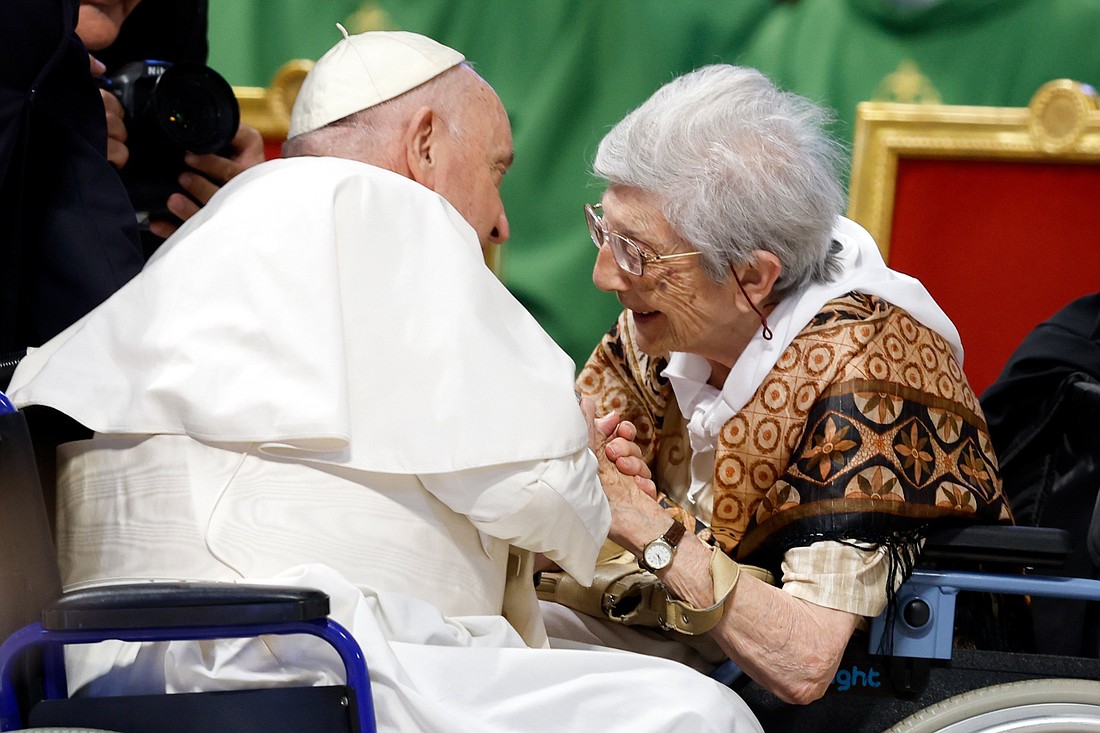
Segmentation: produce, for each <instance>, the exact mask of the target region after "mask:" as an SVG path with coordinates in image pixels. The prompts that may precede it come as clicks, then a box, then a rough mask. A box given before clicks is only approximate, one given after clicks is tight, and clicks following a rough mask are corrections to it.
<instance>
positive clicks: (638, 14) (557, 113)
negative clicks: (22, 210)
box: [210, 0, 1100, 363]
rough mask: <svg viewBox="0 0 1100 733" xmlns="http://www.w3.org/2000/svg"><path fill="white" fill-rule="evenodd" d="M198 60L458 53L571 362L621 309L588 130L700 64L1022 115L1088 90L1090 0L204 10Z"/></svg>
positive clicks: (284, 5) (555, 1)
mask: <svg viewBox="0 0 1100 733" xmlns="http://www.w3.org/2000/svg"><path fill="white" fill-rule="evenodd" d="M210 5H211V8H210V45H211V55H210V64H211V66H213V67H214V68H216V69H218V70H219V71H220V72H221V73H222V74H223V75H225V76H226V78H228V79H229V81H230V82H231V83H233V84H237V85H249V86H266V85H267V84H268V83H269V82H270V79H271V77H272V75H273V74H274V73H275V70H276V69H278V67H279V66H281V65H282V64H283V63H284V62H285V61H287V60H288V59H292V58H317V57H318V56H319V55H321V54H322V53H324V51H325V50H327V49H328V48H329V47H330V46H332V45H333V44H334V43H335V42H336V41H337V40H338V39H339V37H340V36H339V32H338V31H337V30H336V28H335V24H336V23H337V22H340V23H343V24H344V25H345V26H346V27H347V28H348V30H349V31H351V32H353V33H354V32H358V31H363V30H374V29H403V30H412V31H416V32H419V33H423V34H425V35H428V36H431V37H433V38H435V39H437V40H439V41H441V42H443V43H445V44H447V45H450V46H452V47H454V48H456V49H458V50H460V51H461V52H463V53H464V54H465V55H466V57H467V58H468V59H470V60H471V61H472V62H473V63H474V66H475V68H476V69H477V70H478V71H479V73H481V75H482V76H484V77H485V78H486V79H487V80H488V81H489V82H490V83H491V84H492V85H493V86H494V87H495V88H496V89H497V91H498V92H499V93H500V96H501V98H502V99H503V101H504V104H505V107H506V108H507V109H508V112H509V115H510V117H511V120H512V125H513V133H514V138H515V147H516V163H515V165H514V167H513V169H512V171H511V172H510V173H509V174H508V176H507V177H506V178H505V182H504V188H503V195H504V200H505V205H506V206H507V210H508V217H509V221H510V224H511V231H512V238H511V240H510V241H509V243H508V244H506V245H505V247H504V252H503V257H502V277H503V279H504V281H505V283H506V284H507V285H508V287H509V288H510V289H511V290H512V292H513V293H515V294H516V296H517V297H518V298H520V300H522V301H523V302H524V304H525V305H526V306H527V307H528V309H529V310H530V311H531V312H532V313H533V314H534V315H535V317H536V318H537V319H539V321H540V322H541V323H542V325H543V326H544V327H545V328H546V329H547V331H548V332H549V333H550V334H551V336H553V337H554V338H555V339H556V340H557V341H558V343H559V344H560V345H561V346H562V347H563V348H564V349H565V350H566V351H567V352H569V354H570V355H571V356H572V357H573V359H574V360H575V361H577V362H578V363H582V362H583V361H584V360H585V359H586V358H587V357H588V354H589V353H590V351H591V350H592V348H593V346H594V345H595V344H596V342H597V340H598V339H599V337H600V336H601V335H602V334H603V332H604V331H605V330H606V329H607V328H608V327H609V326H610V324H611V323H612V321H613V320H614V317H615V315H616V314H617V312H618V304H617V302H616V300H615V298H614V296H612V295H608V294H603V293H599V292H598V291H597V290H596V289H595V288H594V287H593V286H592V283H591V268H592V264H593V262H594V260H595V249H594V247H593V246H592V245H591V243H590V241H589V239H588V235H587V233H586V231H585V226H584V221H583V216H582V213H581V211H582V209H581V207H582V204H583V203H585V202H586V201H595V200H597V199H598V198H599V196H600V193H601V190H602V189H601V187H600V185H599V182H598V181H596V180H594V179H593V178H592V177H591V176H590V175H589V172H588V171H589V167H590V165H591V160H592V155H593V153H594V151H595V147H596V145H597V143H598V142H599V139H600V137H601V135H602V134H603V133H604V132H605V131H606V130H607V129H608V127H609V126H610V125H612V124H614V123H615V122H616V121H617V120H618V119H620V118H621V117H622V116H623V115H624V114H625V113H626V112H628V111H629V110H630V109H632V108H633V107H635V106H636V105H637V104H639V103H640V102H641V101H642V100H644V99H645V98H646V97H647V96H648V95H649V94H650V93H651V92H653V90H654V89H656V88H657V87H658V86H660V85H661V84H662V83H664V82H666V81H668V80H669V79H671V78H673V77H674V76H676V75H678V74H681V73H683V72H685V71H688V70H690V69H693V68H696V67H698V66H701V65H704V64H708V63H715V62H729V63H738V64H743V65H748V66H755V67H757V68H759V69H761V70H762V71H764V72H765V73H767V74H768V75H769V76H771V77H772V78H773V79H774V80H775V81H776V82H777V83H779V84H780V85H781V86H783V87H785V88H787V89H790V90H792V91H795V92H798V93H800V94H803V95H805V96H808V97H810V98H811V99H814V100H817V101H818V102H820V103H823V104H826V105H828V106H830V107H832V108H834V109H835V110H836V113H837V123H836V128H835V130H834V132H835V134H836V135H837V136H838V137H839V138H840V139H842V140H845V141H848V140H850V139H851V135H852V127H853V119H854V115H855V106H856V104H857V103H858V102H859V101H861V100H865V99H894V100H899V101H907V102H921V101H925V102H944V103H947V104H984V105H1007V106H1024V105H1026V104H1027V102H1028V100H1029V99H1030V97H1031V95H1032V94H1033V93H1034V92H1035V90H1036V89H1038V88H1039V86H1040V85H1041V84H1043V83H1044V82H1046V81H1049V80H1050V79H1054V78H1060V77H1068V78H1073V79H1076V80H1078V81H1083V82H1088V83H1096V82H1098V81H1100V52H1098V51H1097V50H1096V40H1097V32H1098V30H1100V0H939V1H938V2H937V1H936V0H798V1H793V0H788V1H787V2H777V1H776V0H726V1H725V2H722V1H721V0H718V1H715V0H679V1H678V2H668V1H667V0H368V1H366V2H363V1H362V0H211V2H210Z"/></svg>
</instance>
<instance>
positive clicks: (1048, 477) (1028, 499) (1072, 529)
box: [981, 293, 1100, 657]
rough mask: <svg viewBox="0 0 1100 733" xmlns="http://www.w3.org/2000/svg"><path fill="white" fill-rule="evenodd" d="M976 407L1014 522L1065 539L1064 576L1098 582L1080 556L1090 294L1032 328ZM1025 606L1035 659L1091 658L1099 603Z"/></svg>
mask: <svg viewBox="0 0 1100 733" xmlns="http://www.w3.org/2000/svg"><path fill="white" fill-rule="evenodd" d="M981 403H982V409H983V410H984V411H985V415H986V419H987V420H988V422H989V432H990V436H991V439H992V440H993V447H994V449H995V450H996V452H997V455H998V457H999V459H1000V462H1001V477H1002V479H1003V481H1004V489H1005V494H1007V495H1008V498H1009V500H1010V501H1011V503H1012V509H1013V512H1014V514H1015V516H1016V521H1017V523H1018V524H1022V525H1031V526H1038V527H1057V528H1060V529H1065V530H1067V531H1068V532H1069V534H1070V539H1071V541H1072V543H1073V553H1072V555H1071V556H1070V558H1069V561H1068V565H1067V568H1066V571H1067V573H1068V574H1070V575H1073V576H1076V577H1083V578H1100V562H1098V558H1095V557H1093V556H1092V555H1091V553H1090V552H1089V549H1088V544H1089V538H1090V533H1091V532H1095V530H1094V529H1093V528H1092V524H1093V523H1095V522H1097V521H1100V520H1098V518H1095V517H1094V511H1095V509H1096V507H1097V494H1098V492H1100V417H1098V416H1100V293H1095V294H1093V295H1086V296H1084V297H1082V298H1078V299H1077V300H1074V301H1073V302H1071V303H1070V304H1069V305H1067V306H1065V307H1064V308H1063V309H1061V310H1060V311H1058V312H1057V313H1056V314H1054V316H1052V317H1051V318H1050V319H1049V320H1047V321H1045V322H1043V323H1041V324H1039V325H1038V326H1037V327H1036V328H1035V330H1034V331H1032V332H1031V333H1030V334H1029V335H1028V336H1027V338H1025V339H1024V341H1023V343H1021V344H1020V346H1019V348H1018V349H1017V350H1016V351H1015V352H1014V353H1013V355H1012V357H1011V358H1010V359H1009V361H1008V364H1007V365H1006V366H1005V368H1004V370H1003V371H1002V372H1001V375H1000V376H999V377H998V378H997V381H996V382H994V383H993V384H992V385H991V386H990V387H989V389H987V390H986V391H985V393H984V394H982V396H981ZM1097 529H1100V527H1098V528H1097ZM1031 606H1032V611H1033V615H1034V618H1035V624H1034V630H1035V640H1036V647H1037V651H1040V652H1044V653H1049V654H1069V655H1076V656H1087V657H1100V604H1097V603H1085V602H1083V601H1068V600H1062V599H1050V598H1033V599H1032V601H1031Z"/></svg>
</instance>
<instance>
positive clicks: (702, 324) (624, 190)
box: [592, 185, 743, 364]
mask: <svg viewBox="0 0 1100 733" xmlns="http://www.w3.org/2000/svg"><path fill="white" fill-rule="evenodd" d="M602 203H603V215H604V220H605V222H606V224H607V226H608V228H609V229H610V230H611V231H615V232H618V233H620V234H623V235H625V236H627V237H630V238H631V239H633V240H634V241H635V242H637V243H638V245H639V247H641V248H642V249H643V250H646V251H648V254H654V255H669V254H675V253H679V252H690V251H693V250H694V249H695V248H694V247H693V246H692V245H691V243H690V242H688V241H687V240H686V239H684V238H683V237H681V236H680V235H679V234H678V233H677V232H676V231H675V230H674V229H673V228H672V225H671V224H669V223H668V221H667V220H666V219H665V217H664V215H662V214H661V212H660V209H659V207H658V203H657V200H656V198H655V197H653V196H652V195H650V194H648V193H646V192H645V191H642V190H641V189H638V188H633V187H631V186H623V185H613V186H611V187H610V188H608V189H607V191H606V192H605V193H604V197H603V201H602ZM592 282H593V283H595V285H596V287H598V288H599V289H600V290H604V291H607V292H613V293H615V295H616V296H617V297H618V299H619V302H620V303H622V305H623V307H624V308H626V309H628V310H629V311H631V314H632V316H633V319H634V328H635V339H636V341H637V343H638V346H639V347H640V348H641V349H642V350H643V351H644V352H645V353H647V354H649V355H651V356H659V355H664V354H667V353H669V352H671V351H681V352H687V353H692V354H698V355H700V356H703V357H704V358H707V359H711V360H714V361H720V362H723V363H725V362H726V361H727V360H728V359H730V358H731V357H732V358H733V359H734V360H735V359H736V354H731V353H730V351H731V343H732V342H731V338H730V329H737V328H743V326H742V321H743V318H742V314H741V313H740V312H739V311H738V310H737V309H736V308H735V307H734V298H735V295H734V293H735V292H736V290H737V285H736V282H735V281H734V280H733V278H732V277H731V278H729V280H728V282H726V283H716V282H714V281H713V280H711V279H710V278H709V277H707V275H706V274H705V273H704V272H703V269H702V262H701V258H699V257H685V258H681V259H674V260H666V261H663V262H656V263H649V264H647V265H646V267H645V269H644V271H643V272H642V274H641V275H631V274H630V273H628V272H626V271H624V270H622V269H620V268H619V266H618V265H616V264H615V259H614V257H613V256H612V254H611V251H610V248H609V247H606V246H605V247H603V248H602V249H600V250H599V254H598V256H597V258H596V266H595V268H594V269H593V271H592ZM731 287H732V289H733V290H732V291H731ZM729 363H731V364H732V361H729Z"/></svg>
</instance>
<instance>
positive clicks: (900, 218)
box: [849, 79, 1100, 393]
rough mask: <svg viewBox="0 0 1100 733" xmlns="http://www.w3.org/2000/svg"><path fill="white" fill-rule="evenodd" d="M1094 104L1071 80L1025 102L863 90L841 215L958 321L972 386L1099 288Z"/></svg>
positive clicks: (1098, 119)
mask: <svg viewBox="0 0 1100 733" xmlns="http://www.w3.org/2000/svg"><path fill="white" fill-rule="evenodd" d="M1098 199H1100V107H1098V103H1097V96H1096V92H1095V91H1094V90H1093V89H1092V88H1091V87H1088V86H1086V85H1084V84H1080V83H1077V82H1074V81H1070V80H1068V79H1060V80H1056V81H1052V82H1049V83H1047V84H1045V85H1043V87H1041V88H1040V89H1039V90H1038V91H1037V92H1036V93H1035V95H1034V96H1033V98H1032V99H1031V102H1030V104H1029V105H1028V107H1026V108H1002V107H968V106H951V105H938V104H934V105H922V104H899V103H884V102H864V103H861V104H860V105H859V106H858V108H857V121H856V136H855V145H854V151H853V161H852V176H851V186H850V205H849V216H850V217H851V218H853V219H854V220H856V221H858V222H859V223H860V224H862V225H863V226H864V227H866V228H867V229H868V230H869V231H870V232H871V234H872V235H874V237H875V239H876V241H877V242H878V243H879V247H880V248H881V249H882V252H883V255H884V257H886V259H887V262H888V263H889V264H890V266H891V267H893V268H894V269H896V270H900V271H902V272H906V273H908V274H910V275H913V276H915V277H917V278H918V279H920V280H921V281H922V282H923V283H924V284H925V285H926V286H927V287H928V290H929V291H930V292H931V293H932V295H933V297H935V298H936V300H937V301H938V302H939V303H940V305H941V306H942V307H943V308H944V310H945V311H946V312H947V314H948V315H949V316H950V317H951V318H952V320H954V322H955V324H956V326H957V327H958V329H959V332H960V334H961V336H962V340H963V345H964V347H965V348H966V363H965V365H964V371H965V372H966V374H967V377H968V379H969V380H970V383H971V385H972V386H973V387H974V389H975V391H977V392H979V393H980V392H981V391H983V390H984V389H985V388H986V387H987V386H988V385H989V384H990V383H992V382H993V380H994V379H995V378H996V377H997V375H998V373H999V372H1000V370H1001V368H1002V366H1003V365H1004V363H1005V361H1006V360H1007V359H1008V356H1009V355H1010V354H1011V353H1012V351H1013V350H1014V349H1015V347H1016V346H1017V345H1018V344H1019V343H1020V342H1021V341H1022V340H1023V338H1024V336H1025V335H1026V334H1027V333H1028V332H1030V331H1031V329H1033V328H1034V327H1035V326H1036V325H1037V324H1038V323H1039V322H1041V321H1043V320H1045V319H1047V318H1048V317H1050V316H1051V315H1052V314H1053V313H1054V312H1055V311H1057V310H1058V309H1059V308H1061V307H1062V306H1064V305H1066V304H1067V303H1068V302H1070V301H1071V300H1073V299H1074V298H1076V297H1078V296H1081V295H1084V294H1087V293H1091V292H1095V291H1097V290H1100V237H1098V236H1097V231H1096V215H1095V211H1096V201H1097V200H1098Z"/></svg>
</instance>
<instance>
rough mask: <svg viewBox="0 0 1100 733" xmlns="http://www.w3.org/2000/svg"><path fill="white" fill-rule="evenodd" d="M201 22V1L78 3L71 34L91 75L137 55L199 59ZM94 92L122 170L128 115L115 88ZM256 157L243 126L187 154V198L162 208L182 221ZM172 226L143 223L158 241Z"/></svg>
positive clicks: (257, 147) (202, 57)
mask: <svg viewBox="0 0 1100 733" xmlns="http://www.w3.org/2000/svg"><path fill="white" fill-rule="evenodd" d="M123 20H125V23H123V22H122V21H123ZM206 21H207V1H206V0H107V1H106V2H97V3H90V2H86V1H82V2H81V4H80V22H79V24H78V25H77V34H78V35H79V36H80V38H81V40H82V41H83V42H84V45H85V46H86V47H87V49H88V50H89V51H90V52H91V56H90V60H91V73H92V75H93V76H96V77H102V76H103V75H105V74H108V73H109V72H110V73H114V72H117V71H118V70H119V69H120V68H122V67H124V66H125V65H126V64H128V63H130V62H134V61H137V60H140V59H158V60H162V61H167V62H169V63H174V64H183V63H186V64H196V65H201V64H204V63H205V62H206V54H207V41H206ZM230 91H231V90H230ZM100 96H101V97H102V98H103V106H104V109H105V110H106V114H107V133H108V140H107V158H108V160H110V161H111V163H112V164H114V165H115V167H117V168H119V169H121V170H123V171H125V168H124V166H126V165H127V163H128V162H129V161H130V156H131V152H132V150H131V148H130V147H129V146H128V145H127V141H128V139H129V136H130V132H131V130H130V128H129V127H128V124H127V123H128V122H129V120H127V119H126V116H125V112H124V110H123V105H122V103H121V102H120V101H119V99H118V97H117V96H116V95H115V94H114V93H112V92H111V91H109V90H107V89H101V90H100ZM263 159H264V151H263V139H262V138H261V137H260V133H259V132H257V131H256V130H255V129H253V128H252V127H249V126H248V125H244V124H240V125H239V126H238V127H237V131H236V135H234V136H233V138H232V141H231V142H230V150H229V151H227V152H226V154H217V153H204V154H196V153H193V152H189V153H188V154H187V155H186V156H185V157H184V160H183V162H184V163H185V164H186V166H187V167H188V168H191V169H193V170H184V171H182V172H181V173H180V174H179V179H178V183H179V187H180V188H181V189H182V190H183V192H185V193H186V194H187V195H184V193H180V192H177V193H173V194H171V195H170V196H169V197H168V200H167V210H168V212H170V213H171V214H172V215H174V216H176V217H178V218H179V219H180V220H184V221H186V220H187V219H189V218H190V217H191V216H193V215H194V214H195V213H196V212H197V211H198V210H199V207H200V206H202V205H203V204H205V203H206V202H207V201H209V200H210V197H211V196H213V195H214V192H215V191H217V190H218V188H220V187H221V186H222V185H223V184H224V183H226V182H227V181H228V180H229V179H231V178H233V176H235V175H237V174H238V173H240V172H241V171H243V170H244V169H246V168H248V167H250V166H252V165H255V164H256V163H260V162H262V161H263ZM131 195H133V193H132V192H131ZM176 226H177V223H176V222H173V221H170V220H167V219H155V220H153V221H151V222H149V231H151V232H152V233H153V234H154V235H156V237H158V238H165V237H168V236H170V235H171V234H172V232H174V231H175V229H176ZM157 243H159V242H154V245H155V244H157ZM147 249H149V246H148V245H147ZM146 254H149V252H147V253H146Z"/></svg>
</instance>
